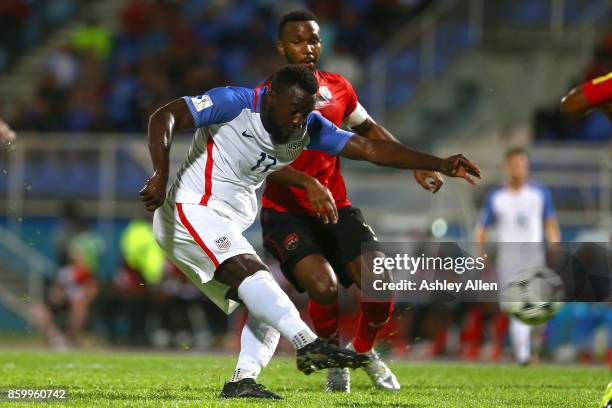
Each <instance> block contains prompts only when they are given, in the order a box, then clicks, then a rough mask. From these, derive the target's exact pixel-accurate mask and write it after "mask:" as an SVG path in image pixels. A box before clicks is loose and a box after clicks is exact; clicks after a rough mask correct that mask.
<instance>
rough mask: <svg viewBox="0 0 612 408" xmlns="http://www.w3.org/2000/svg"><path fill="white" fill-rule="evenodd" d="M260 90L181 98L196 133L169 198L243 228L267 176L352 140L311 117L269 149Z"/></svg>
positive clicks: (215, 91) (337, 150) (214, 91)
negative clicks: (305, 155) (310, 154)
mask: <svg viewBox="0 0 612 408" xmlns="http://www.w3.org/2000/svg"><path fill="white" fill-rule="evenodd" d="M264 89H265V88H257V89H248V88H238V87H225V88H215V89H212V90H210V91H208V92H206V93H204V94H203V95H199V96H193V97H187V96H186V97H184V98H183V100H184V101H185V103H186V104H187V106H188V107H189V110H190V111H191V114H192V116H193V120H194V123H195V127H196V132H195V134H194V138H193V142H192V144H191V148H190V150H189V154H188V155H187V158H186V159H185V161H184V162H183V164H182V166H181V169H180V170H179V172H178V174H177V177H176V180H175V181H174V183H173V185H172V187H171V189H170V192H169V194H168V199H170V200H173V201H175V202H180V203H190V204H200V205H206V206H209V207H211V208H213V209H215V210H216V211H217V212H220V213H222V214H223V215H226V216H228V217H229V218H231V219H232V220H233V221H235V222H236V223H237V224H238V225H240V226H241V227H242V228H243V229H246V228H248V227H249V226H250V225H251V224H252V223H253V221H254V220H255V216H256V214H257V199H256V195H255V190H256V189H257V188H258V187H260V186H261V184H262V183H263V181H264V180H265V178H266V176H267V175H268V174H270V173H271V172H273V171H275V170H279V169H281V168H283V167H285V166H287V165H288V164H289V163H291V162H292V161H293V160H295V159H296V158H297V157H298V156H299V154H300V153H301V152H302V150H304V149H315V150H321V151H324V152H327V153H329V154H332V155H337V154H339V153H340V152H341V151H342V149H343V148H344V146H345V145H346V143H347V142H348V140H349V139H350V137H351V136H352V135H353V134H352V133H349V132H346V131H343V130H341V129H339V128H338V127H336V126H335V125H334V124H332V123H331V122H329V121H328V120H327V119H325V118H324V117H322V116H321V115H320V114H319V113H316V112H313V113H311V114H310V115H309V116H308V118H307V121H306V126H305V127H304V128H303V129H300V130H299V131H296V132H295V133H294V134H293V135H291V137H290V138H289V141H288V142H287V143H285V144H274V143H273V142H272V138H271V136H270V134H269V133H268V132H267V131H266V129H265V128H264V126H263V124H262V122H261V118H260V107H261V99H262V96H263V92H264Z"/></svg>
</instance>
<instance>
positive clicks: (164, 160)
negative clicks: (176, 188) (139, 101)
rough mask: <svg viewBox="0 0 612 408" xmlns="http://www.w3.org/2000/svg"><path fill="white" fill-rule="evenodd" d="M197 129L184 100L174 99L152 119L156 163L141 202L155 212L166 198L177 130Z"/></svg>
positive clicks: (151, 139) (151, 146) (151, 144)
mask: <svg viewBox="0 0 612 408" xmlns="http://www.w3.org/2000/svg"><path fill="white" fill-rule="evenodd" d="M194 127H195V123H194V120H193V116H192V115H191V112H190V111H189V108H188V107H187V103H186V102H185V101H184V100H183V99H175V100H173V101H172V102H170V103H168V104H167V105H164V106H162V107H161V108H159V109H157V110H156V111H155V112H153V114H152V115H151V116H150V117H149V153H150V154H151V160H152V161H153V175H152V176H151V177H150V178H149V179H148V180H147V182H146V183H145V185H144V187H143V188H142V190H140V199H141V200H142V202H143V203H144V205H145V207H146V209H147V210H149V211H155V209H156V208H157V207H159V206H161V205H162V204H163V203H164V200H165V199H166V184H167V183H168V173H169V162H170V159H169V157H170V145H171V144H172V137H173V135H174V131H175V130H179V131H180V130H188V129H193V128H194Z"/></svg>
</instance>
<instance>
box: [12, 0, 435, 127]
mask: <svg viewBox="0 0 612 408" xmlns="http://www.w3.org/2000/svg"><path fill="white" fill-rule="evenodd" d="M430 2H431V1H424V0H413V1H389V0H383V1H379V0H362V1H359V2H348V1H342V2H327V1H314V0H313V1H310V2H309V5H310V8H312V9H313V11H315V12H316V13H317V14H318V15H319V17H320V18H321V29H322V36H323V44H324V46H326V47H330V49H329V50H327V51H326V52H325V55H326V56H327V57H328V60H329V65H330V66H336V67H337V66H341V68H339V70H341V71H342V72H345V73H347V76H349V77H350V78H351V80H352V81H355V82H359V78H360V76H361V75H362V73H361V72H360V71H361V70H360V67H359V61H362V60H363V59H364V58H367V57H368V56H369V54H370V53H371V52H372V51H373V50H374V49H375V47H377V46H378V45H380V43H381V42H382V41H384V40H385V39H386V38H388V36H389V35H391V33H392V32H393V30H394V29H395V28H396V27H398V26H399V25H402V24H405V23H406V21H407V19H408V18H411V17H412V16H413V14H415V13H418V12H420V11H422V9H423V8H425V7H426V6H427V5H428V4H429V3H430ZM13 3H14V5H13V7H8V6H5V8H6V9H7V10H10V13H13V14H15V13H17V14H19V16H20V17H19V16H18V17H13V16H12V17H11V19H10V21H9V23H10V24H9V25H8V26H10V25H11V24H13V25H15V22H16V21H26V22H27V21H28V20H27V18H26V17H27V16H28V15H29V14H28V13H29V10H30V9H29V8H28V7H27V5H28V3H26V2H25V1H18V0H12V1H10V2H9V4H13ZM53 3H54V9H56V11H57V10H60V11H61V10H70V7H65V6H66V4H63V3H73V1H72V0H54V1H53ZM55 3H57V4H55ZM19 5H21V6H24V5H25V8H22V7H21V8H20V7H18V6H19ZM3 6H4V3H3ZM293 6H294V8H295V7H296V6H295V5H293ZM287 7H288V5H287V4H282V5H281V4H280V3H276V2H271V1H264V0H257V1H255V0H253V1H240V2H229V3H226V2H221V3H214V2H213V3H210V2H198V1H185V2H176V1H168V0H131V1H129V2H127V4H126V6H125V7H124V8H123V9H122V10H121V11H120V13H119V15H118V18H119V19H120V21H121V24H120V31H119V32H116V33H110V32H108V30H107V29H106V28H105V27H103V26H102V25H101V24H99V22H98V21H96V19H95V18H93V17H91V18H89V19H88V20H87V22H86V24H85V25H84V26H82V27H80V28H78V29H77V30H76V32H75V33H74V35H73V38H72V43H71V44H70V46H66V47H63V48H62V49H60V50H58V51H56V52H55V53H54V54H53V55H52V56H51V57H50V58H49V60H48V61H47V72H46V74H45V75H44V76H43V78H42V79H41V80H40V82H39V86H38V92H37V93H36V96H35V97H34V100H32V101H29V102H28V103H27V104H25V105H23V106H21V107H20V108H19V109H18V110H19V114H18V118H17V120H16V121H15V127H16V128H17V129H18V130H33V131H74V132H88V131H107V130H108V131H120V132H139V131H142V130H144V129H145V127H146V124H147V118H148V116H149V115H150V113H151V112H152V111H153V110H155V109H156V108H157V107H159V105H160V104H161V103H162V102H163V101H165V100H168V99H169V98H168V95H170V91H172V92H171V93H172V95H175V94H177V93H178V94H184V95H189V94H196V93H198V92H202V91H203V90H206V89H210V88H213V87H217V86H224V85H226V84H227V83H228V82H232V83H236V84H239V85H243V86H255V85H256V84H258V83H259V82H260V81H261V80H262V79H263V78H265V77H266V76H267V75H268V74H269V73H270V72H271V71H272V70H273V69H274V68H275V67H276V66H278V63H279V61H278V59H277V58H278V57H277V56H276V53H274V52H273V50H274V47H273V45H274V42H275V41H276V24H275V22H276V20H277V15H279V14H281V13H284V12H285V11H287V10H286V8H287ZM1 10H2V6H0V13H1ZM66 13H68V12H66ZM66 13H65V14H66ZM51 14H53V13H51ZM60 14H61V13H60ZM52 20H53V19H52ZM55 20H57V19H55ZM3 31H4V30H3ZM11 38H12V37H11ZM335 53H337V55H334V54H335ZM0 54H1V50H0ZM0 60H1V55H0ZM324 62H325V61H324ZM0 69H1V68H0ZM84 88H86V89H84Z"/></svg>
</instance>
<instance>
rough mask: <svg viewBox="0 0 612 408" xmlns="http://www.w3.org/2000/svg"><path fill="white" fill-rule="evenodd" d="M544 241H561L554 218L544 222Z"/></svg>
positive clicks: (559, 229)
mask: <svg viewBox="0 0 612 408" xmlns="http://www.w3.org/2000/svg"><path fill="white" fill-rule="evenodd" d="M544 229H545V233H546V240H547V241H548V242H560V241H561V228H560V227H559V222H558V221H557V219H556V218H551V219H548V220H546V224H545V228H544Z"/></svg>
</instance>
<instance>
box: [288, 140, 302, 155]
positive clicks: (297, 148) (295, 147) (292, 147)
mask: <svg viewBox="0 0 612 408" xmlns="http://www.w3.org/2000/svg"><path fill="white" fill-rule="evenodd" d="M303 149H304V141H303V140H298V141H297V142H291V143H287V156H289V159H291V160H293V159H295V158H296V157H298V156H299V154H300V153H301V152H302V150H303Z"/></svg>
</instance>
